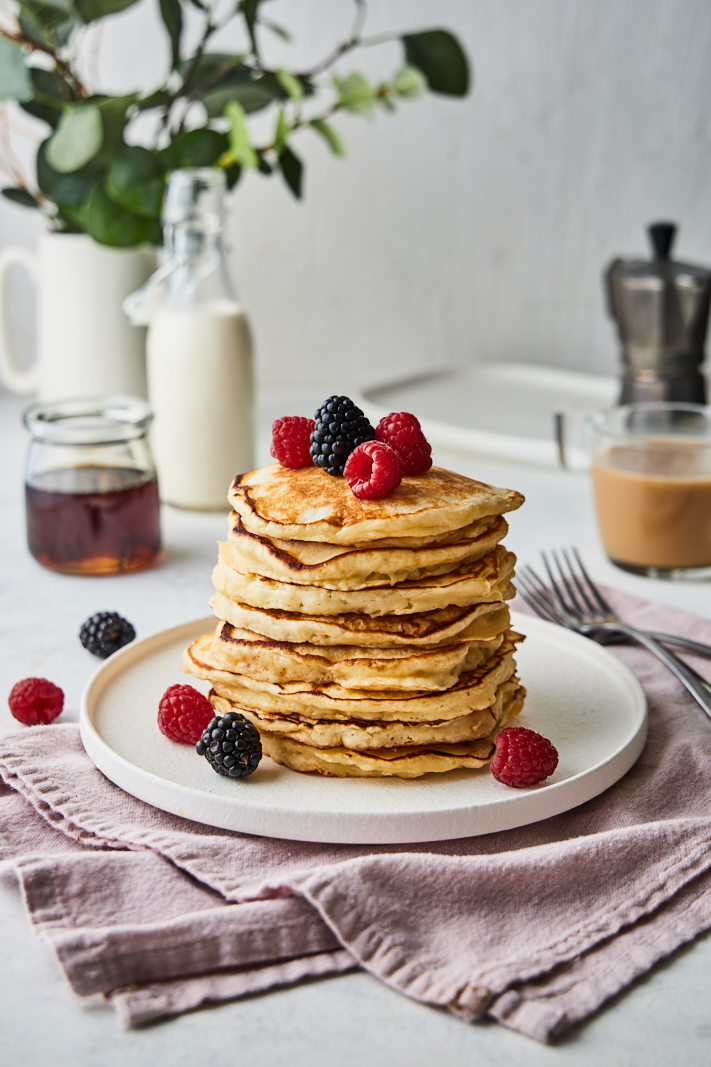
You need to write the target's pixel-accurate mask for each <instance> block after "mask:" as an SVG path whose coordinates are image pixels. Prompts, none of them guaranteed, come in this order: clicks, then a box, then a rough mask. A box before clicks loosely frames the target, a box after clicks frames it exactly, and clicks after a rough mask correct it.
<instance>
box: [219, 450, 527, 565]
mask: <svg viewBox="0 0 711 1067" xmlns="http://www.w3.org/2000/svg"><path fill="white" fill-rule="evenodd" d="M228 498H229V501H230V503H231V504H232V507H233V508H234V510H235V511H236V512H238V514H239V515H240V516H241V517H242V521H243V523H244V525H245V527H246V528H247V530H249V531H250V532H251V533H255V534H259V535H261V536H266V537H272V538H277V539H281V540H286V541H292V540H294V541H326V542H328V543H330V544H336V545H358V544H362V543H365V542H370V541H377V540H382V539H383V538H391V537H415V538H421V537H425V538H435V537H438V536H439V535H441V534H449V533H451V531H452V530H457V529H461V528H462V527H465V526H468V525H469V524H470V523H473V522H476V521H477V520H479V519H482V518H485V517H486V516H489V515H503V514H505V513H507V512H509V511H515V510H516V508H519V507H520V506H521V504H522V503H523V500H524V498H523V497H522V496H521V494H520V493H516V492H514V491H513V490H509V489H497V488H495V487H493V486H490V485H485V484H484V483H483V482H477V481H474V480H473V479H471V478H466V477H464V475H461V474H455V473H454V472H453V471H448V470H444V469H442V468H441V467H432V468H431V469H430V470H429V471H427V472H426V473H425V474H420V475H415V476H411V477H406V478H403V480H402V482H401V483H400V485H399V486H397V488H396V489H394V490H393V491H392V493H390V494H389V495H388V496H387V497H382V498H380V499H377V500H359V499H358V498H357V497H355V496H354V495H353V493H352V492H351V489H350V486H349V485H348V483H347V482H346V480H345V479H344V478H335V477H331V475H328V474H326V473H325V472H324V471H322V470H321V469H320V468H319V467H302V468H301V469H299V470H293V469H288V468H286V467H282V466H280V464H278V463H273V464H270V465H269V466H267V467H263V468H262V469H261V470H258V471H252V472H251V473H249V474H242V475H239V476H238V477H237V478H235V480H234V482H233V483H232V486H231V487H230V491H229V494H228Z"/></svg>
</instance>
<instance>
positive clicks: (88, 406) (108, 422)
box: [22, 395, 153, 445]
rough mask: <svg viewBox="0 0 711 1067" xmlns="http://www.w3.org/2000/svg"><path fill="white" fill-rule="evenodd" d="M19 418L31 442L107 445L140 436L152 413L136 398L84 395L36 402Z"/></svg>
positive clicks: (143, 434)
mask: <svg viewBox="0 0 711 1067" xmlns="http://www.w3.org/2000/svg"><path fill="white" fill-rule="evenodd" d="M22 418H23V422H24V424H25V426H26V427H27V429H28V430H29V431H30V433H31V434H32V437H33V439H34V440H35V441H44V442H47V443H49V444H56V445H108V444H118V443H120V442H121V441H130V440H132V439H135V438H138V437H144V436H145V434H146V432H147V430H148V426H149V424H150V422H151V420H152V418H153V412H152V411H151V409H150V407H149V405H148V404H147V403H146V401H145V400H141V398H140V397H137V396H120V395H116V396H87V397H78V398H76V399H68V400H55V401H49V402H47V401H40V403H38V404H33V405H32V407H29V408H28V409H27V410H26V411H25V413H24V415H23V417H22Z"/></svg>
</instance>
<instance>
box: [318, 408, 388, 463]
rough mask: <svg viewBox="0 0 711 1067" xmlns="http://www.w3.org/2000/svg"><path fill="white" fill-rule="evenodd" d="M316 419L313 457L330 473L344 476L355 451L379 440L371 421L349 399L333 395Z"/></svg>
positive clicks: (319, 411)
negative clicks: (344, 471) (376, 439)
mask: <svg viewBox="0 0 711 1067" xmlns="http://www.w3.org/2000/svg"><path fill="white" fill-rule="evenodd" d="M314 419H315V426H314V429H313V432H312V434H311V449H310V452H311V458H312V459H313V461H314V463H315V464H316V466H317V467H321V468H322V469H323V470H325V471H326V473H327V474H333V475H342V474H343V468H344V467H345V465H346V460H347V459H348V457H349V456H350V454H351V452H352V451H353V450H354V449H355V448H357V447H358V445H362V444H363V442H364V441H372V440H373V438H374V437H375V430H374V429H373V427H372V426H371V425H370V422H369V421H368V419H367V418H366V417H365V415H364V414H363V412H362V411H361V410H360V408H359V407H356V405H355V404H354V403H353V401H352V400H350V399H349V398H348V397H347V396H330V397H329V398H328V400H325V401H324V402H323V404H322V405H321V407H320V408H319V409H318V411H317V412H316V414H315V415H314Z"/></svg>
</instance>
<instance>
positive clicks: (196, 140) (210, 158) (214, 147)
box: [158, 127, 229, 170]
mask: <svg viewBox="0 0 711 1067" xmlns="http://www.w3.org/2000/svg"><path fill="white" fill-rule="evenodd" d="M228 147H229V141H228V138H227V134H226V133H218V132H217V130H208V129H207V127H203V128H202V129H199V130H186V131H185V133H180V134H178V136H177V137H176V138H175V140H174V141H173V143H172V144H170V145H168V147H167V148H164V149H163V151H162V152H159V153H158V156H159V158H160V161H161V163H162V164H163V167H164V168H165V169H166V170H179V169H180V168H181V167H214V166H216V165H217V160H218V159H219V158H220V156H221V155H223V153H224V152H225V151H226V150H227V148H228Z"/></svg>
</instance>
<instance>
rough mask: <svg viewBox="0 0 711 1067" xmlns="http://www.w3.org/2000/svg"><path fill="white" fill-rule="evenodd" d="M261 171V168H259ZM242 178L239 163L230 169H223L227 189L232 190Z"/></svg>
mask: <svg viewBox="0 0 711 1067" xmlns="http://www.w3.org/2000/svg"><path fill="white" fill-rule="evenodd" d="M259 169H260V170H261V169H262V168H261V167H260V168H259ZM241 177H242V168H241V167H240V165H239V163H234V164H233V165H232V166H231V167H226V168H225V178H226V179H227V188H228V189H234V187H235V185H236V184H237V182H238V181H239V180H240V178H241Z"/></svg>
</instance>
